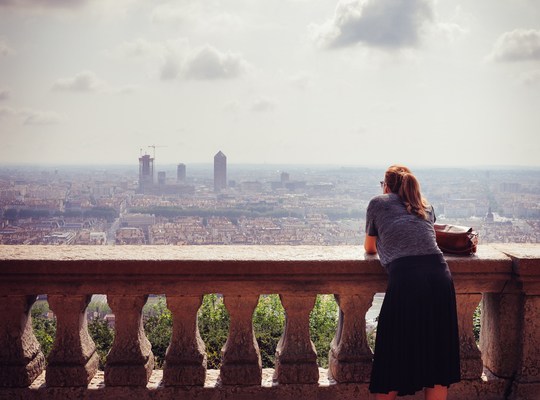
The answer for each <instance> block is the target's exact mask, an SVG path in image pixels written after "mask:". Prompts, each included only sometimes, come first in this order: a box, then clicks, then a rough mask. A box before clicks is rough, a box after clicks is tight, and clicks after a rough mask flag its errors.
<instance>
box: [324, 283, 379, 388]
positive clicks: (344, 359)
mask: <svg viewBox="0 0 540 400" xmlns="http://www.w3.org/2000/svg"><path fill="white" fill-rule="evenodd" d="M374 295H375V293H365V294H363V295H335V297H336V301H337V303H338V304H339V308H340V313H339V325H338V329H337V331H336V334H335V336H334V339H333V340H332V343H331V344H330V352H329V354H328V360H329V367H328V375H329V377H330V378H332V379H334V380H335V381H336V382H338V383H346V382H369V380H370V376H371V365H372V361H373V353H372V352H371V349H370V348H369V346H368V343H367V337H366V313H367V311H368V310H369V308H370V307H371V304H372V300H373V296H374Z"/></svg>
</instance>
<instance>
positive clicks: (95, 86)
mask: <svg viewBox="0 0 540 400" xmlns="http://www.w3.org/2000/svg"><path fill="white" fill-rule="evenodd" d="M106 87H107V84H106V83H105V82H104V81H102V80H101V79H99V78H98V77H97V75H96V74H95V73H94V72H92V71H82V72H79V73H78V74H77V75H75V76H74V77H73V78H61V79H58V80H57V81H56V82H54V83H53V86H52V88H53V90H57V91H65V92H97V91H100V90H104V89H105V88H106Z"/></svg>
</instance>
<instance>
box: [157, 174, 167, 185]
mask: <svg viewBox="0 0 540 400" xmlns="http://www.w3.org/2000/svg"><path fill="white" fill-rule="evenodd" d="M157 179H158V185H165V182H166V181H167V173H166V172H165V171H159V172H158V173H157Z"/></svg>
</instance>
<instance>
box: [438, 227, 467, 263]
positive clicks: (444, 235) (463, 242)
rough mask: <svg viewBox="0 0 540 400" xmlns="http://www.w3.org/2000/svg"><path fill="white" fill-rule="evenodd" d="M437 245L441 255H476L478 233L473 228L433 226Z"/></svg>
mask: <svg viewBox="0 0 540 400" xmlns="http://www.w3.org/2000/svg"><path fill="white" fill-rule="evenodd" d="M434 228H435V236H436V238H437V245H438V246H439V249H441V251H442V252H443V253H448V254H458V255H463V256H466V255H471V254H474V253H476V246H477V245H478V233H477V232H476V231H474V230H473V228H471V227H468V226H459V225H443V224H434Z"/></svg>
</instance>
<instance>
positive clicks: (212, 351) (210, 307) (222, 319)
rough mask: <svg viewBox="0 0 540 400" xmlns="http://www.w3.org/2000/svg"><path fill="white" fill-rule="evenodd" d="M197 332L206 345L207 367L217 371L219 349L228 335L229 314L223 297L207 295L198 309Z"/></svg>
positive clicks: (219, 360)
mask: <svg viewBox="0 0 540 400" xmlns="http://www.w3.org/2000/svg"><path fill="white" fill-rule="evenodd" d="M198 317H199V322H198V325H199V331H200V334H201V338H202V339H203V341H204V343H205V345H206V354H207V357H208V363H207V367H208V368H209V369H218V368H219V367H220V366H221V348H222V347H223V345H224V344H225V342H226V341H227V336H228V335H229V321H230V317H229V313H228V312H227V309H226V308H225V304H224V303H223V297H221V296H218V295H217V294H207V295H205V296H204V297H203V302H202V305H201V307H200V308H199V313H198Z"/></svg>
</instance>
